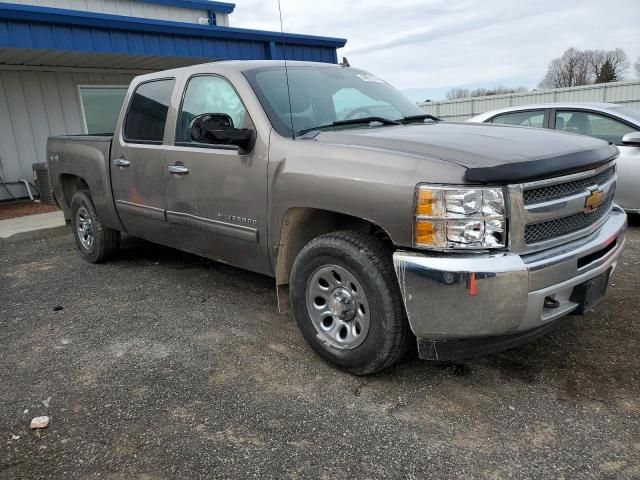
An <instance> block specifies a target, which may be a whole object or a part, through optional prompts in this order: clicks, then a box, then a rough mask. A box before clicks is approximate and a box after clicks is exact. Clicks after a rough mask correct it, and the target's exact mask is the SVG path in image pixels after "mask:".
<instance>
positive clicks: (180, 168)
mask: <svg viewBox="0 0 640 480" xmlns="http://www.w3.org/2000/svg"><path fill="white" fill-rule="evenodd" d="M167 170H169V172H170V173H177V174H178V175H184V174H186V173H189V169H188V168H187V167H185V166H184V165H169V166H168V167H167Z"/></svg>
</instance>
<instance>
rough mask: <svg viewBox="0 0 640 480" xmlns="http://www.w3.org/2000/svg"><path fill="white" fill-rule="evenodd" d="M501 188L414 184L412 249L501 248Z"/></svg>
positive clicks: (503, 242)
mask: <svg viewBox="0 0 640 480" xmlns="http://www.w3.org/2000/svg"><path fill="white" fill-rule="evenodd" d="M505 212H506V209H505V202H504V192H503V190H502V188H485V187H480V188H478V187H475V188H466V187H441V186H431V185H424V184H422V185H418V186H417V190H416V201H415V215H414V220H415V222H414V246H415V247H417V248H430V249H436V250H448V249H487V248H504V247H505V246H506V241H507V231H506V213H505Z"/></svg>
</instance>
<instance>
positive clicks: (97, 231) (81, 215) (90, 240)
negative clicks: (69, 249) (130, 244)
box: [71, 190, 120, 263]
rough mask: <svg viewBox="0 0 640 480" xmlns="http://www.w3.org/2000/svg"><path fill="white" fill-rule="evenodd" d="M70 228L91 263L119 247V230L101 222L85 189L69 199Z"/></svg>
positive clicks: (105, 257)
mask: <svg viewBox="0 0 640 480" xmlns="http://www.w3.org/2000/svg"><path fill="white" fill-rule="evenodd" d="M71 229H72V231H73V236H74V238H75V240H76V245H77V246H78V249H79V250H80V253H81V254H82V256H83V257H84V258H85V259H86V260H88V261H89V262H91V263H99V262H102V261H104V260H106V259H107V258H109V257H111V256H112V255H114V254H115V253H116V252H117V251H118V249H119V248H120V232H119V231H117V230H113V229H111V228H106V227H105V226H104V225H103V224H102V222H101V221H100V218H99V217H98V214H97V213H96V209H95V206H94V205H93V200H92V199H91V195H90V194H89V192H88V191H86V190H81V191H79V192H76V194H75V195H74V196H73V198H72V199H71Z"/></svg>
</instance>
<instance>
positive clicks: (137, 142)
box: [110, 79, 175, 244]
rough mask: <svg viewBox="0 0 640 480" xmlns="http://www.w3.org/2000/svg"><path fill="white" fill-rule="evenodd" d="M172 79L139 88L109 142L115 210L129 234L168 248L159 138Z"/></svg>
mask: <svg viewBox="0 0 640 480" xmlns="http://www.w3.org/2000/svg"><path fill="white" fill-rule="evenodd" d="M174 83H175V82H174V80H173V79H163V80H154V81H151V82H146V83H142V84H140V85H139V86H138V87H137V88H136V90H135V92H134V93H133V95H132V96H131V100H130V101H129V108H128V109H127V113H126V116H125V118H124V120H123V126H122V127H121V131H118V132H116V135H114V138H113V146H112V152H111V167H110V168H111V183H112V187H113V196H114V199H115V202H116V209H117V211H118V215H119V216H120V220H121V221H122V224H123V225H124V227H125V229H126V230H127V232H128V233H130V234H131V235H135V236H136V237H141V238H146V239H147V240H151V241H153V242H157V243H163V244H170V243H171V242H170V240H169V235H168V234H169V226H168V225H167V222H166V219H165V208H166V205H165V197H164V195H165V192H164V180H165V178H164V172H165V147H164V146H163V144H162V143H163V137H164V131H165V124H166V119H167V112H168V110H169V104H170V100H171V94H172V91H173V85H174Z"/></svg>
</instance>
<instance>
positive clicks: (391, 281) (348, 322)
mask: <svg viewBox="0 0 640 480" xmlns="http://www.w3.org/2000/svg"><path fill="white" fill-rule="evenodd" d="M391 254H392V252H391V250H390V249H389V248H388V247H387V246H386V245H385V244H384V243H383V242H381V241H380V240H378V239H376V238H373V237H371V236H369V235H365V234H362V233H358V232H351V231H343V232H335V233H330V234H327V235H322V236H320V237H318V238H316V239H314V240H312V241H311V242H310V243H309V244H308V245H307V246H305V247H304V248H303V249H302V251H301V252H300V253H299V254H298V256H297V257H296V260H295V262H294V265H293V270H292V272H291V281H290V292H291V305H292V307H293V314H294V317H295V320H296V322H297V323H298V326H299V327H300V331H301V332H302V335H303V336H304V338H305V340H306V341H307V343H308V344H309V345H310V346H311V348H313V349H314V350H315V351H316V352H317V353H318V354H319V355H320V356H321V357H322V358H324V359H325V360H326V361H328V362H329V363H331V364H332V365H335V366H336V367H338V368H341V369H343V370H346V371H348V372H351V373H354V374H357V375H364V374H368V373H373V372H377V371H379V370H382V369H384V368H386V367H388V366H390V365H392V364H394V363H397V362H398V361H399V360H400V359H401V358H402V356H403V355H404V354H405V353H406V351H407V349H408V347H409V345H410V341H411V339H412V335H411V333H410V331H409V325H408V322H407V319H406V316H405V314H404V308H403V305H402V298H401V296H400V291H399V288H398V284H397V280H396V276H395V272H394V270H393V265H392V262H391Z"/></svg>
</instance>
